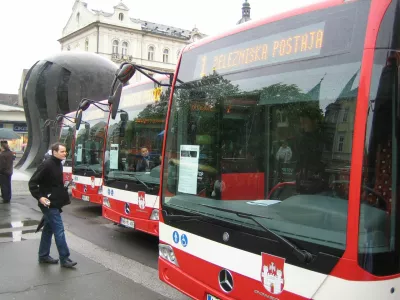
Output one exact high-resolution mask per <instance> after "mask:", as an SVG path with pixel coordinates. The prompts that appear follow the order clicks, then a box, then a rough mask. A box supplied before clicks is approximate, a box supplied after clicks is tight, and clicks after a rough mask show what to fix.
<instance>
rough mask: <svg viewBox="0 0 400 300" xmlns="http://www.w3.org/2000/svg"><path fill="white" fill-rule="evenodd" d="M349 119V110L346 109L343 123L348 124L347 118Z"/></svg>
mask: <svg viewBox="0 0 400 300" xmlns="http://www.w3.org/2000/svg"><path fill="white" fill-rule="evenodd" d="M348 117H349V109H348V108H345V110H344V112H343V119H342V121H343V123H344V122H347V118H348Z"/></svg>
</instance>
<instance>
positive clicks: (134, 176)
mask: <svg viewBox="0 0 400 300" xmlns="http://www.w3.org/2000/svg"><path fill="white" fill-rule="evenodd" d="M126 175H127V176H130V177H133V178H135V179H136V180H137V181H138V182H140V183H141V184H143V185H144V186H145V187H146V188H147V189H148V190H149V191H153V190H154V188H152V187H149V186H148V185H147V184H146V183H145V182H144V181H143V180H140V179H139V178H138V177H137V176H136V175H135V174H132V173H130V174H126Z"/></svg>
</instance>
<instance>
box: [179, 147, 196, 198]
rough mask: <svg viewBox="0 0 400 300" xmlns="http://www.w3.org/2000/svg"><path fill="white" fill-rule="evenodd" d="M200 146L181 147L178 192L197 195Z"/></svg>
mask: <svg viewBox="0 0 400 300" xmlns="http://www.w3.org/2000/svg"><path fill="white" fill-rule="evenodd" d="M199 152H200V146H198V145H181V149H180V153H179V154H180V162H179V182H178V191H179V192H182V193H187V194H194V195H196V194H197V173H198V170H199Z"/></svg>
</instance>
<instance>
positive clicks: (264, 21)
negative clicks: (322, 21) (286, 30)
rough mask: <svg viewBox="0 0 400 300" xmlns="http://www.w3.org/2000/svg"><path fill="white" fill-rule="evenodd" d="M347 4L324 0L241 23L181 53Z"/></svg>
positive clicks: (343, 1) (341, 1)
mask: <svg viewBox="0 0 400 300" xmlns="http://www.w3.org/2000/svg"><path fill="white" fill-rule="evenodd" d="M354 1H358V0H352V1H351V2H354ZM347 3H348V2H345V0H326V1H324V2H319V3H315V4H311V5H308V6H303V7H299V8H296V9H293V10H290V11H287V12H283V13H280V14H276V15H274V16H270V17H266V18H262V19H258V20H252V21H248V22H245V23H242V24H240V25H237V26H235V27H233V28H231V29H229V30H226V31H223V32H220V33H218V34H215V35H211V36H208V37H205V38H203V39H201V40H199V41H197V42H194V43H191V44H189V45H187V46H185V47H184V48H183V50H182V53H184V52H187V51H190V50H192V49H195V48H197V47H200V46H203V45H206V44H208V43H211V42H213V41H216V40H219V39H221V38H224V37H227V36H230V35H234V34H236V33H239V32H242V31H246V30H249V29H252V28H256V27H258V26H261V25H265V24H268V23H272V22H275V21H279V20H282V19H286V18H290V17H294V16H297V15H301V14H304V13H307V12H312V11H317V10H321V9H325V8H329V7H333V6H338V5H342V4H347Z"/></svg>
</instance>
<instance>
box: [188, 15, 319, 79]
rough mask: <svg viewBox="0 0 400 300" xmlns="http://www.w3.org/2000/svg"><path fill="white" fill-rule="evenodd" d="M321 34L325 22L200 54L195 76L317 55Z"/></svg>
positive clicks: (199, 76)
mask: <svg viewBox="0 0 400 300" xmlns="http://www.w3.org/2000/svg"><path fill="white" fill-rule="evenodd" d="M324 33H325V22H320V23H316V24H313V25H308V26H304V27H300V28H297V29H293V30H289V31H285V32H281V33H278V34H274V35H269V36H265V37H262V38H258V39H254V40H251V41H247V42H244V43H239V44H235V45H233V46H230V47H226V48H221V49H218V50H215V51H212V52H209V53H206V54H205V55H199V56H198V58H197V62H196V67H195V71H194V72H195V73H194V77H195V78H201V77H204V76H206V75H210V74H212V73H213V72H214V71H216V72H217V73H218V74H224V73H229V72H234V71H241V70H245V69H250V68H254V67H261V66H266V65H270V64H275V63H282V62H287V61H291V60H296V59H304V58H308V57H313V56H318V55H320V54H321V48H322V47H323V45H324Z"/></svg>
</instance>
